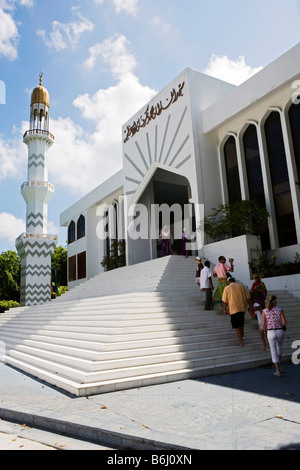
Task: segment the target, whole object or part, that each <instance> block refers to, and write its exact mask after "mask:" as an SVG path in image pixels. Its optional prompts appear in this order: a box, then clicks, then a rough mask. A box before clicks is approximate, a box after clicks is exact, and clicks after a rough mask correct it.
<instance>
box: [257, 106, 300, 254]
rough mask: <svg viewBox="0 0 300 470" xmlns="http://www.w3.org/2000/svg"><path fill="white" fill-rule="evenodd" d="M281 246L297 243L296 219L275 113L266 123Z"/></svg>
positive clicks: (279, 122)
mask: <svg viewBox="0 0 300 470" xmlns="http://www.w3.org/2000/svg"><path fill="white" fill-rule="evenodd" d="M265 134H266V142H267V148H268V157H269V166H270V173H271V179H272V186H273V197H274V204H275V211H276V221H277V230H278V238H279V246H282V247H283V246H289V245H294V244H296V243H297V236H296V229H295V219H294V213H293V205H292V197H291V189H290V182H289V176H288V168H287V163H286V154H285V148H284V140H283V134H282V128H281V121H280V114H279V113H278V112H277V111H273V112H272V113H271V114H270V116H269V117H268V119H267V120H266V123H265Z"/></svg>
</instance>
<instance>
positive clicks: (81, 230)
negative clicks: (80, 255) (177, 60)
mask: <svg viewBox="0 0 300 470" xmlns="http://www.w3.org/2000/svg"><path fill="white" fill-rule="evenodd" d="M83 237H85V217H84V216H83V215H81V216H80V217H79V219H78V222H77V240H79V239H80V238H83Z"/></svg>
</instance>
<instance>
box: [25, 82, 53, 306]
mask: <svg viewBox="0 0 300 470" xmlns="http://www.w3.org/2000/svg"><path fill="white" fill-rule="evenodd" d="M42 78H43V74H42V73H41V75H40V84H39V86H38V87H36V88H35V89H34V90H33V92H32V95H31V107H30V129H29V130H28V131H27V132H26V133H25V134H24V137H23V142H24V143H25V144H26V145H27V147H28V176H27V182H26V183H23V185H22V189H21V192H22V196H23V198H24V200H25V202H26V205H27V212H26V233H23V234H22V235H20V236H19V238H17V240H16V248H17V251H18V253H19V256H20V258H21V284H20V304H21V306H25V305H37V304H42V303H44V302H47V301H48V300H51V257H52V254H53V252H54V249H55V247H56V243H57V236H56V235H48V234H47V218H48V203H49V201H50V199H51V197H52V196H53V193H54V187H53V185H52V184H50V183H49V182H48V161H47V151H48V149H49V148H50V147H51V146H52V145H53V143H54V136H53V135H52V134H50V132H49V107H50V105H49V93H48V91H47V90H46V88H44V87H43V85H42Z"/></svg>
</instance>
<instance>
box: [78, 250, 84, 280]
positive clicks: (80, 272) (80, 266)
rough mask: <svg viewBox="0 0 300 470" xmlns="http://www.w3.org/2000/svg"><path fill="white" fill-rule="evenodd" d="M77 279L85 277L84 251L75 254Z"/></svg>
mask: <svg viewBox="0 0 300 470" xmlns="http://www.w3.org/2000/svg"><path fill="white" fill-rule="evenodd" d="M77 269H78V279H84V278H86V252H85V251H84V252H82V253H79V254H78V255H77Z"/></svg>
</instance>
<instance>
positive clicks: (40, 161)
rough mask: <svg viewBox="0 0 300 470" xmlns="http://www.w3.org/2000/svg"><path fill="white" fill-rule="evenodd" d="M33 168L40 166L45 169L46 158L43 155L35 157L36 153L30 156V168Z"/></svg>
mask: <svg viewBox="0 0 300 470" xmlns="http://www.w3.org/2000/svg"><path fill="white" fill-rule="evenodd" d="M32 166H34V167H35V168H37V167H38V166H41V167H42V168H44V167H45V159H44V156H43V155H42V154H39V155H35V154H34V153H33V154H32V155H30V157H29V159H28V168H31V167H32Z"/></svg>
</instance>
